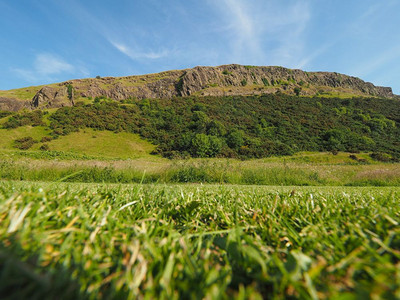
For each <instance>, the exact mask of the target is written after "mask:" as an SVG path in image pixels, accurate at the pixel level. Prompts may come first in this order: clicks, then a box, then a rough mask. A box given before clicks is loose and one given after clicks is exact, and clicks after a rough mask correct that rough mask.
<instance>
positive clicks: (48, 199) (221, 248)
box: [0, 182, 400, 299]
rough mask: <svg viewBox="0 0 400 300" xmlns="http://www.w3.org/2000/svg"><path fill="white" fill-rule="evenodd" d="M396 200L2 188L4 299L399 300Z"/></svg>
mask: <svg viewBox="0 0 400 300" xmlns="http://www.w3.org/2000/svg"><path fill="white" fill-rule="evenodd" d="M399 199H400V194H399V190H398V189H397V190H393V189H390V190H389V189H379V190H374V189H368V190H366V189H344V188H336V189H332V188H330V189H329V190H328V189H323V188H322V189H316V188H313V189H301V188H300V189H297V190H296V191H295V190H292V189H283V188H271V187H269V188H261V187H257V188H245V187H241V188H240V189H238V188H237V187H217V186H161V185H159V186H146V185H129V186H114V187H112V186H108V187H107V186H104V185H103V186H98V185H86V186H79V185H71V184H70V185H64V184H57V185H54V184H47V185H46V184H43V183H41V184H35V185H27V184H26V183H23V184H22V183H4V182H3V183H0V217H1V223H2V226H0V240H1V243H0V276H1V278H2V280H1V281H0V294H1V295H2V298H5V299H7V298H10V299H53V298H59V297H62V298H63V299H137V298H143V299H232V298H237V299H261V298H265V299H270V298H274V299H275V298H277V299H284V298H296V299H299V298H300V299H339V298H340V299H398V297H399V295H400V277H399V276H400V273H399V269H398V266H399V263H400V253H399V249H400V231H399V230H400V229H399V226H398V224H399V222H400V218H399V215H400V209H399V208H400V203H399ZM22 287H23V288H22Z"/></svg>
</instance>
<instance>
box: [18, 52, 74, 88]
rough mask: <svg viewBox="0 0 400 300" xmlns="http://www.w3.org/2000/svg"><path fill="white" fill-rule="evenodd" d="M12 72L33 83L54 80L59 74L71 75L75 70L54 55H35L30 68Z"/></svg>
mask: <svg viewBox="0 0 400 300" xmlns="http://www.w3.org/2000/svg"><path fill="white" fill-rule="evenodd" d="M12 71H14V73H16V74H18V75H19V76H21V77H22V78H24V79H25V80H28V81H31V82H35V81H40V80H51V79H53V78H54V79H56V77H57V75H60V74H72V73H74V72H76V68H75V67H74V66H73V65H72V64H69V63H67V62H66V61H65V60H64V59H62V58H60V57H58V56H56V55H54V54H50V53H40V54H38V55H36V57H35V60H34V61H33V64H32V68H30V69H21V68H13V69H12Z"/></svg>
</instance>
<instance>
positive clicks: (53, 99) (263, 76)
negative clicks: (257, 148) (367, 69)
mask: <svg viewBox="0 0 400 300" xmlns="http://www.w3.org/2000/svg"><path fill="white" fill-rule="evenodd" d="M277 92H280V93H284V94H290V95H300V96H315V95H321V96H324V95H327V96H340V95H346V96H364V97H371V96H373V97H382V98H397V99H398V98H399V96H396V95H394V94H393V92H392V89H391V88H389V87H380V86H375V85H373V84H372V83H370V82H365V81H363V80H361V79H359V78H356V77H352V76H348V75H343V74H339V73H332V72H305V71H302V70H296V69H287V68H283V67H257V66H243V65H235V64H232V65H223V66H218V67H195V68H193V69H186V70H177V71H167V72H162V73H157V74H148V75H140V76H128V77H104V78H88V79H77V80H71V81H67V82H62V83H59V84H53V85H49V86H45V87H42V88H41V89H40V90H38V92H37V93H36V95H35V96H34V97H33V99H32V101H31V103H30V106H31V108H51V107H61V106H70V105H74V101H76V100H80V99H85V98H86V99H87V98H89V99H90V98H92V99H94V98H95V97H98V96H105V97H107V98H111V99H114V100H123V99H144V98H171V97H176V96H191V95H194V96H233V95H260V94H268V93H277ZM3 100H4V99H3ZM3 102H5V100H4V101H3ZM8 102H9V101H8ZM8 102H7V103H8ZM9 105H10V104H8V106H9Z"/></svg>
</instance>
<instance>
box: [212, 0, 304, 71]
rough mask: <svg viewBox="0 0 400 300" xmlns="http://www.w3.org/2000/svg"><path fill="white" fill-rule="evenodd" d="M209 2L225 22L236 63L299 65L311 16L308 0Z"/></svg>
mask: <svg viewBox="0 0 400 300" xmlns="http://www.w3.org/2000/svg"><path fill="white" fill-rule="evenodd" d="M210 4H211V5H213V6H214V7H216V8H217V10H218V12H219V14H220V15H221V17H222V20H223V21H224V23H225V25H224V26H222V28H224V31H225V39H227V40H228V43H229V46H230V51H227V52H228V53H229V52H230V53H231V55H230V56H231V57H230V58H231V60H233V62H237V63H252V64H263V65H265V64H269V63H272V64H281V65H285V66H289V67H293V66H296V65H298V64H300V62H301V54H302V51H303V48H304V38H303V35H304V32H305V29H306V27H307V24H308V21H309V19H310V8H309V4H308V1H305V2H301V3H295V4H290V3H288V4H285V6H282V5H281V4H280V2H279V1H268V2H265V1H252V2H248V1H244V0H223V1H221V2H217V3H215V2H210Z"/></svg>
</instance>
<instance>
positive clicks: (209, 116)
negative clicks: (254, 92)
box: [12, 94, 400, 158]
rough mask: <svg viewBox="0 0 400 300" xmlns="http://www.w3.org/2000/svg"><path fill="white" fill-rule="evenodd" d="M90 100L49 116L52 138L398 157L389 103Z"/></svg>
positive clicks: (399, 132) (233, 151)
mask: <svg viewBox="0 0 400 300" xmlns="http://www.w3.org/2000/svg"><path fill="white" fill-rule="evenodd" d="M95 102H96V103H94V104H90V105H84V104H82V105H79V106H75V107H63V108H60V109H58V110H57V111H56V112H55V113H54V114H52V115H51V116H50V118H49V119H50V121H51V125H50V127H51V129H52V130H53V136H57V135H63V134H68V133H70V132H73V131H77V130H79V129H83V128H86V127H89V128H94V129H97V130H110V131H115V132H118V131H128V132H133V133H138V134H140V135H141V136H142V137H143V138H145V139H148V140H150V141H151V142H153V143H155V144H157V145H158V149H157V153H160V154H162V155H163V156H165V157H187V156H188V155H191V156H195V157H212V156H224V157H240V158H260V157H267V156H271V155H288V154H293V153H295V152H299V151H347V152H359V151H375V152H382V153H388V154H390V155H391V156H392V157H394V158H399V157H400V108H399V106H400V104H399V102H398V101H396V100H390V99H365V98H360V99H332V98H330V99H324V98H303V97H302V98H300V97H296V96H288V95H283V94H276V95H263V96H247V97H245V96H236V97H200V98H197V97H187V98H173V99H162V100H159V99H144V100H140V101H133V102H132V103H130V104H129V105H121V104H118V103H117V102H113V101H110V100H108V99H105V97H96V99H95ZM12 118H13V117H12ZM212 136H214V137H217V138H218V139H215V138H211V137H212ZM211 141H212V143H214V144H213V145H214V148H213V149H214V150H210V148H209V147H211V146H210V145H208V143H211Z"/></svg>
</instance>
